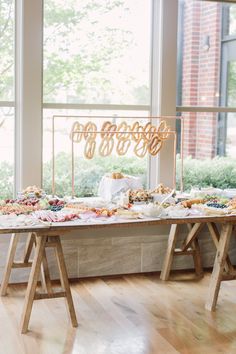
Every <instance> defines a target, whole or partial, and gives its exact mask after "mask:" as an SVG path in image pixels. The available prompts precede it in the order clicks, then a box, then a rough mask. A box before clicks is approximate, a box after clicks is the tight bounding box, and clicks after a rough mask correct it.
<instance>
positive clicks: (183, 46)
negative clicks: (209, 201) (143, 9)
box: [177, 0, 236, 189]
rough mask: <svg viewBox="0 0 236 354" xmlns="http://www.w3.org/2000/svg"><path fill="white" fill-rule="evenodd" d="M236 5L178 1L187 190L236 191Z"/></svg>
mask: <svg viewBox="0 0 236 354" xmlns="http://www.w3.org/2000/svg"><path fill="white" fill-rule="evenodd" d="M235 13H236V5H235V4H232V3H231V4H229V3H228V4H226V3H225V2H224V3H223V2H213V1H197V0H181V1H179V31H178V32H179V33H178V64H177V65H178V73H179V76H178V85H177V87H178V89H177V105H178V108H177V110H178V111H179V112H180V114H181V116H182V118H183V120H184V123H185V128H184V136H185V139H184V157H185V188H187V189H190V188H191V187H196V186H197V187H205V186H210V185H212V186H214V187H221V188H229V187H233V188H235V187H236V169H235V166H236V159H235V151H236V128H235V127H236V115H235V112H236V109H235V108H236V99H235V97H236V96H235V92H236V81H235V73H236V72H235V70H236V66H235V63H236V61H235V60H236V54H235V53H236V50H235V49H236V38H235V28H236V16H235Z"/></svg>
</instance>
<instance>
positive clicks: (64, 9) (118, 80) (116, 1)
mask: <svg viewBox="0 0 236 354" xmlns="http://www.w3.org/2000/svg"><path fill="white" fill-rule="evenodd" d="M150 12H151V0H111V1H94V0H80V1H78V0H45V1H44V102H51V103H52V102H59V103H61V102H63V103H92V104H94V103H100V104H102V103H103V104H109V103H114V104H147V105H148V104H149V102H150V87H149V61H150V60H149V56H150V27H151V25H150V24H151V15H150Z"/></svg>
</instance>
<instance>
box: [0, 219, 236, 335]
mask: <svg viewBox="0 0 236 354" xmlns="http://www.w3.org/2000/svg"><path fill="white" fill-rule="evenodd" d="M183 224H184V225H187V227H188V234H187V236H186V238H185V240H184V242H183V245H182V247H181V248H180V249H176V248H175V246H176V241H177V237H178V230H179V226H180V225H183ZM216 224H219V225H220V226H221V231H220V232H219V231H218V228H217V226H216ZM234 224H236V216H227V217H200V218H199V217H198V218H196V217H191V218H189V217H188V218H184V219H180V218H178V219H142V220H127V221H108V222H104V223H101V222H94V223H88V222H81V221H79V222H77V223H76V222H69V223H54V224H53V225H51V226H42V227H24V228H9V229H6V228H0V234H10V233H11V234H12V236H11V242H10V247H9V252H8V256H7V262H6V266H5V270H4V275H3V280H2V284H1V290H0V291H1V296H4V295H6V290H7V286H8V282H9V278H10V273H11V270H12V268H23V267H31V271H30V277H29V281H28V286H27V291H26V296H25V303H24V308H23V313H22V321H21V332H22V333H26V332H27V330H28V325H29V320H30V315H31V311H32V306H33V301H34V300H39V299H47V298H57V297H65V298H66V300H67V305H68V310H69V314H70V318H71V322H72V325H73V326H74V327H76V326H77V319H76V314H75V309H74V305H73V300H72V295H71V291H70V286H69V281H68V275H67V271H66V266H65V260H64V256H63V251H62V246H61V240H60V238H61V236H65V237H66V235H67V233H68V232H72V231H78V232H79V231H81V230H83V229H88V228H89V229H91V230H94V229H97V228H114V227H133V226H147V227H148V226H150V225H153V226H158V225H171V228H170V234H169V239H168V246H167V251H166V256H165V260H164V264H163V268H162V272H161V279H162V280H168V278H169V273H170V269H171V264H172V261H173V257H174V256H177V255H191V256H192V257H193V260H194V265H195V270H196V273H197V274H198V275H202V274H203V269H202V265H201V255H200V248H199V244H198V239H197V237H198V235H199V232H200V231H201V229H202V227H203V226H204V225H207V226H208V229H209V231H210V235H211V236H212V238H213V241H214V243H215V245H216V248H217V252H216V257H215V263H214V268H213V272H212V276H211V280H210V286H209V291H208V295H207V301H206V309H208V310H210V311H212V310H214V309H215V307H216V303H217V298H218V294H219V289H220V284H221V281H222V280H225V279H227V280H229V279H235V278H236V274H235V270H234V268H233V266H232V264H231V262H230V259H229V256H228V248H229V242H230V237H231V234H232V229H233V225H234ZM26 232H27V233H28V239H27V243H26V248H25V253H24V257H23V260H22V262H18V263H17V262H15V261H14V257H15V252H16V247H17V243H18V240H19V233H26ZM78 236H79V235H78ZM34 247H35V251H34V257H33V261H30V255H31V252H32V249H33V248H34ZM47 247H53V248H54V249H55V254H56V259H57V264H58V268H59V273H60V281H61V287H62V289H61V291H59V292H54V291H53V288H52V284H51V281H50V276H49V269H48V263H47V257H46V248H47ZM40 272H41V283H42V287H43V293H37V292H36V288H37V283H38V280H39V276H40ZM225 273H227V274H225Z"/></svg>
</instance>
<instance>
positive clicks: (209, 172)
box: [0, 153, 236, 199]
mask: <svg viewBox="0 0 236 354" xmlns="http://www.w3.org/2000/svg"><path fill="white" fill-rule="evenodd" d="M180 165H181V160H180V159H179V158H177V188H178V189H179V188H180ZM146 166H147V160H143V159H138V158H133V157H118V158H115V159H114V158H113V157H107V158H103V157H95V158H94V159H93V160H90V161H89V160H85V159H83V158H76V160H75V192H76V195H78V196H89V195H96V194H97V189H98V185H99V181H100V179H101V178H102V176H103V175H104V174H105V173H107V172H111V171H121V172H123V173H126V174H129V175H133V176H140V177H141V178H142V182H143V185H144V186H146V173H147V167H146ZM13 171H14V170H13V165H11V164H9V163H8V162H6V161H4V162H2V163H1V164H0V198H1V199H6V198H12V195H13V185H14V184H13V182H14V179H13ZM43 172H44V173H43V187H44V189H45V190H46V192H47V193H49V194H51V180H52V179H51V176H52V169H51V161H49V162H47V163H45V164H44V169H43ZM163 182H164V183H165V181H163ZM209 186H212V187H215V188H222V189H226V188H236V159H232V158H228V157H216V158H214V159H212V160H210V159H209V160H196V159H192V158H186V159H185V160H184V188H185V190H190V189H191V188H192V187H209ZM56 192H57V194H58V195H59V196H63V195H71V159H70V156H69V155H68V154H66V153H60V154H58V155H57V156H56Z"/></svg>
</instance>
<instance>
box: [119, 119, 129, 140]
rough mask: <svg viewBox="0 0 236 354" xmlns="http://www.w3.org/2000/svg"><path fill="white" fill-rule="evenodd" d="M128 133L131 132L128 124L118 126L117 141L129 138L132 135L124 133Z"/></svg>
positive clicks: (123, 123)
mask: <svg viewBox="0 0 236 354" xmlns="http://www.w3.org/2000/svg"><path fill="white" fill-rule="evenodd" d="M127 131H131V128H130V126H129V125H127V123H126V122H122V123H120V125H118V126H117V133H116V138H117V139H122V138H129V137H130V133H124V132H127Z"/></svg>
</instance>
